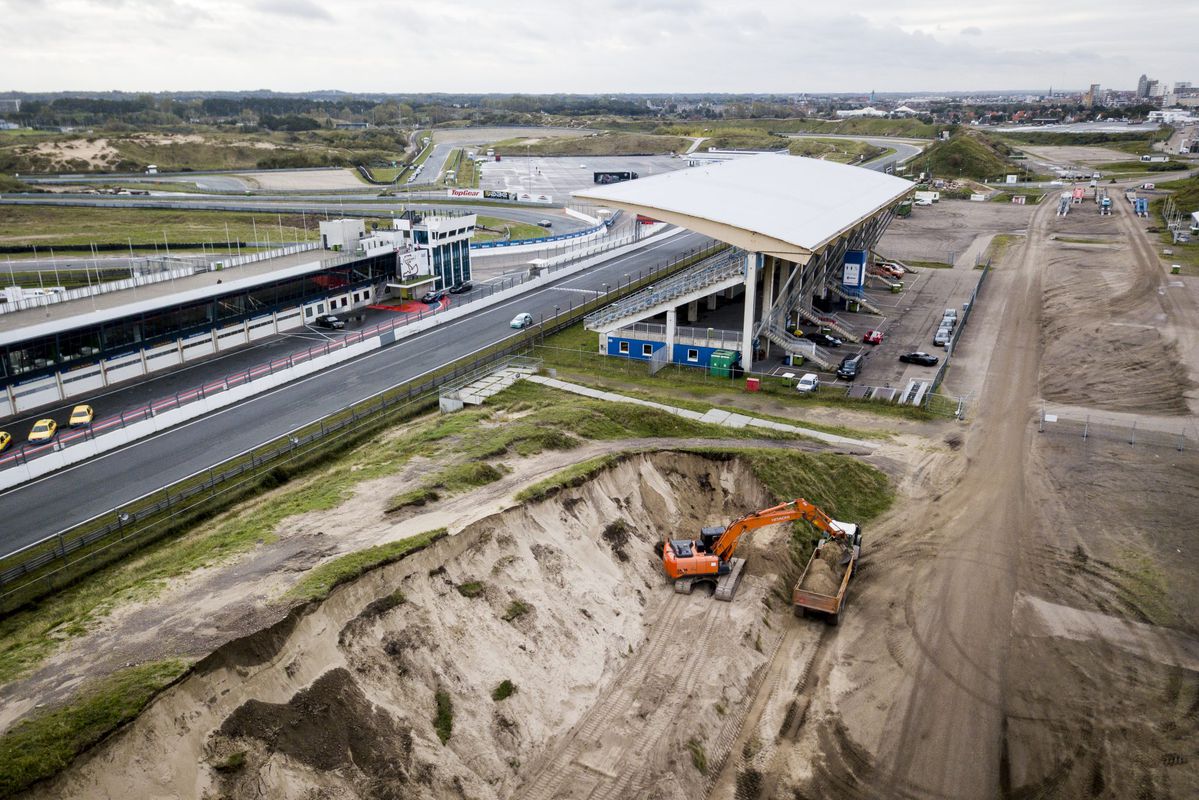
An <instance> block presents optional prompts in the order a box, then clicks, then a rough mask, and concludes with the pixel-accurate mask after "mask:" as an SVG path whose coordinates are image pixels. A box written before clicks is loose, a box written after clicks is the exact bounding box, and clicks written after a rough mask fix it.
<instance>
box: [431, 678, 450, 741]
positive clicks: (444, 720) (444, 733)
mask: <svg viewBox="0 0 1199 800" xmlns="http://www.w3.org/2000/svg"><path fill="white" fill-rule="evenodd" d="M436 700H437V714H436V716H434V717H433V730H435V731H437V738H438V739H440V740H441V743H442V744H445V743H446V742H448V741H449V740H450V737H451V736H453V735H454V701H453V699H452V698H451V697H450V693H449V692H446V691H443V690H441V689H438V690H437V694H436Z"/></svg>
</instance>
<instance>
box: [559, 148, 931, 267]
mask: <svg viewBox="0 0 1199 800" xmlns="http://www.w3.org/2000/svg"><path fill="white" fill-rule="evenodd" d="M912 188H913V184H912V183H911V182H910V181H907V180H904V179H902V178H896V177H893V176H891V175H885V174H883V173H881V172H875V171H873V170H868V169H862V168H861V167H850V166H846V165H844V164H837V163H834V162H831V161H820V160H817V159H812V158H802V157H798V156H789V155H785V154H784V155H775V154H766V155H760V156H752V157H749V158H741V159H737V160H736V161H726V162H721V163H711V164H704V165H702V166H698V167H692V168H690V169H683V170H676V171H674V172H667V173H663V174H661V175H654V176H652V177H648V178H641V179H640V180H634V181H626V182H624V183H616V184H609V185H607V186H597V187H595V188H594V189H583V190H581V191H577V192H575V193H574V196H575V197H578V198H580V199H584V200H595V201H598V202H602V203H604V204H606V205H611V206H615V207H617V208H621V209H624V210H625V211H630V212H633V213H637V214H644V215H646V216H649V217H653V218H654V219H657V220H661V221H663V222H670V223H672V224H675V225H679V226H680V227H684V228H687V229H689V230H693V231H697V232H699V233H704V234H707V235H708V236H712V237H713V238H716V239H720V240H721V241H724V242H728V243H729V244H732V245H734V246H737V247H741V248H744V249H746V250H750V251H754V252H759V253H766V254H769V255H775V256H779V257H781V258H784V259H786V260H788V261H794V262H798V263H804V262H806V261H807V260H808V258H809V257H810V256H811V255H812V253H814V252H817V251H819V250H820V248H821V247H823V246H824V245H825V244H827V243H828V242H829V241H830V240H832V239H834V238H836V237H837V236H839V235H841V234H842V233H843V232H845V231H847V230H850V229H852V228H853V227H855V226H856V225H858V224H859V223H861V222H863V221H865V220H867V219H869V218H871V217H873V216H874V215H875V214H877V213H878V212H880V211H882V210H883V209H885V208H887V207H889V206H891V205H893V204H894V203H896V202H897V201H898V200H899V199H900V198H902V197H903V196H904V195H906V194H908V193H909V192H910V191H912Z"/></svg>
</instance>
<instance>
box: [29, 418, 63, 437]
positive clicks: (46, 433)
mask: <svg viewBox="0 0 1199 800" xmlns="http://www.w3.org/2000/svg"><path fill="white" fill-rule="evenodd" d="M56 433H58V423H57V422H55V421H54V420H52V419H39V420H38V421H37V422H35V423H33V429H32V430H31V431H29V441H31V442H48V441H50V440H51V439H53V438H54V434H56Z"/></svg>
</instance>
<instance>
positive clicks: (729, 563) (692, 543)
mask: <svg viewBox="0 0 1199 800" xmlns="http://www.w3.org/2000/svg"><path fill="white" fill-rule="evenodd" d="M800 519H804V520H807V521H808V522H810V523H812V524H813V525H815V526H816V527H817V528H818V529H819V530H820V531H821V533H823V534H824V535H825V536H826V537H827V538H828V539H829V540H831V541H834V542H837V543H839V544H841V545H842V547H843V548H844V549H845V551H846V559H847V560H848V559H849V558H850V557H851V555H850V554H851V553H852V552H853V545H854V538H855V536H856V535H857V533H858V531H859V527H858V525H857V524H856V523H849V522H838V521H836V520H834V519H833V518H832V517H830V516H829V515H828V514H825V513H824V512H823V511H821V510H820V509H819V508H818V507H816V506H815V505H813V504H812V503H809V502H808V501H807V500H804V499H803V498H802V497H801V498H797V499H795V500H791V501H790V502H787V503H780V504H779V505H777V506H774V507H773V508H766V509H763V510H761V511H755V512H753V513H752V514H746V515H745V516H744V517H741V518H740V519H736V520H734V521H733V522H731V523H729V525H728V527H726V528H719V527H715V528H701V529H700V532H699V538H698V539H668V540H667V541H666V542H665V543H664V544H663V545H662V563H663V565H664V566H665V568H666V575H667V577H669V578H670V579H672V580H673V581H674V590H675V591H676V592H679V593H680V594H691V589H692V588H693V587H694V585H695V584H696V583H700V582H703V581H711V582H713V583H715V584H716V599H717V600H732V599H733V595H735V594H736V593H737V586H738V585H739V584H740V583H741V574H742V572H743V570H744V569H745V559H744V558H734V557H733V554H734V553H735V552H736V550H737V543H738V542H739V541H741V537H742V536H744V535H745V534H747V533H749V532H750V531H753V530H757V529H758V528H762V527H765V526H766V525H777V524H779V523H781V522H794V521H796V520H800Z"/></svg>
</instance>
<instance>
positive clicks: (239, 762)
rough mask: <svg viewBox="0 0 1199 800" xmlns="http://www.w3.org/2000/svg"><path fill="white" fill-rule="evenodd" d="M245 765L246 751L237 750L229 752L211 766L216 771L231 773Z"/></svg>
mask: <svg viewBox="0 0 1199 800" xmlns="http://www.w3.org/2000/svg"><path fill="white" fill-rule="evenodd" d="M245 766H246V751H245V750H238V751H237V752H236V753H232V754H230V756H229V757H228V758H226V759H223V760H221V761H218V762H216V763H215V764H213V765H212V768H213V769H215V770H216V771H217V772H223V773H226V774H228V773H232V772H240V771H241V770H242V769H243V768H244V767H245Z"/></svg>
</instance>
